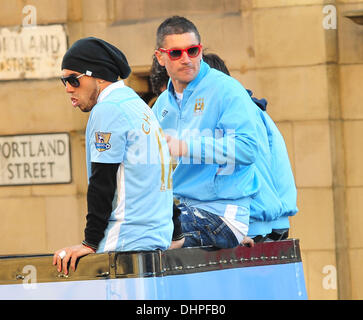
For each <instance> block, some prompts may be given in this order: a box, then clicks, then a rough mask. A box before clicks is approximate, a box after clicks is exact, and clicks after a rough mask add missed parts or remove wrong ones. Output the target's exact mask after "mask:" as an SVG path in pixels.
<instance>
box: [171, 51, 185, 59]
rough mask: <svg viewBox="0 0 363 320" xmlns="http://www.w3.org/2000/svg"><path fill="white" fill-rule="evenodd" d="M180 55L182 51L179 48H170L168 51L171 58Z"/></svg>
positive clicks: (176, 57) (177, 57)
mask: <svg viewBox="0 0 363 320" xmlns="http://www.w3.org/2000/svg"><path fill="white" fill-rule="evenodd" d="M181 55H182V51H181V50H170V51H169V56H170V58H171V59H179V58H180V57H181Z"/></svg>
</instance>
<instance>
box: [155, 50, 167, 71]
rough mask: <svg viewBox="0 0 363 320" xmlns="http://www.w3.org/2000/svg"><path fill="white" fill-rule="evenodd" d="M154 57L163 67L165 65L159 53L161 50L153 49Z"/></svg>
mask: <svg viewBox="0 0 363 320" xmlns="http://www.w3.org/2000/svg"><path fill="white" fill-rule="evenodd" d="M154 54H155V57H156V59H157V60H158V62H159V64H160V65H161V66H163V67H165V63H164V57H163V55H162V54H161V52H160V51H159V50H155V52H154Z"/></svg>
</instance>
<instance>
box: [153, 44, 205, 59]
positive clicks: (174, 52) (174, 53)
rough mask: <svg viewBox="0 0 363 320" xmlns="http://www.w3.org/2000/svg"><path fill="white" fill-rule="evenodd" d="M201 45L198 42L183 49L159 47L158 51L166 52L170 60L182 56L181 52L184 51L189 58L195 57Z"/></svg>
mask: <svg viewBox="0 0 363 320" xmlns="http://www.w3.org/2000/svg"><path fill="white" fill-rule="evenodd" d="M201 49H202V45H201V44H198V45H195V46H191V47H189V48H185V49H164V48H159V51H161V52H164V53H167V54H168V56H169V58H170V60H178V59H180V58H181V57H182V55H183V52H186V53H187V55H188V57H189V58H195V57H197V56H198V55H199V53H200V51H201Z"/></svg>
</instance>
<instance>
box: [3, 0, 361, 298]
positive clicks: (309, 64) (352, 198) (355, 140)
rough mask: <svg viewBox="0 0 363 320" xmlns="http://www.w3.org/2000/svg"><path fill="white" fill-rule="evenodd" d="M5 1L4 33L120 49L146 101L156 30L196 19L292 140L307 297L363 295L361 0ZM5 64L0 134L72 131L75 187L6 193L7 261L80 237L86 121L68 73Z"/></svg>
mask: <svg viewBox="0 0 363 320" xmlns="http://www.w3.org/2000/svg"><path fill="white" fill-rule="evenodd" d="M0 6H1V8H2V9H1V10H0V28H1V30H3V29H9V28H10V29H16V28H18V29H19V30H20V29H21V28H23V26H24V27H29V26H30V27H33V28H36V27H37V26H39V27H40V26H51V25H60V26H62V27H63V32H64V34H65V36H66V39H67V42H68V46H69V45H71V44H72V43H73V42H74V41H76V40H77V39H79V38H81V37H86V36H95V37H99V38H103V39H105V40H106V41H109V42H111V43H113V44H115V45H116V46H118V47H119V48H120V49H121V50H122V51H123V52H124V53H125V54H126V56H127V58H128V60H129V63H130V65H131V67H132V70H133V72H132V75H131V76H130V78H129V79H128V80H127V84H128V85H129V86H131V87H132V88H134V89H135V90H136V91H137V92H138V93H140V94H141V95H142V96H144V97H145V96H148V95H149V93H150V86H149V83H148V74H149V70H150V65H151V57H152V53H153V49H154V45H155V32H156V28H157V26H158V25H159V24H160V22H161V21H162V20H163V19H165V18H166V17H168V16H170V15H175V14H178V15H184V16H186V17H188V18H190V19H191V20H192V21H193V22H194V23H195V24H196V25H197V27H198V29H199V31H200V33H201V36H202V43H203V45H204V47H205V48H207V50H208V52H212V53H217V54H218V55H220V56H221V57H222V58H223V59H224V60H225V62H226V64H227V66H228V67H229V69H230V71H231V74H232V76H234V77H235V78H237V79H238V80H239V81H240V82H241V83H242V84H243V85H244V86H245V87H246V88H249V89H252V90H253V92H254V94H255V95H256V96H257V97H259V98H262V97H264V98H266V99H267V100H268V102H269V103H268V109H267V110H268V112H269V114H270V115H271V117H272V118H273V119H274V120H275V121H276V123H277V125H278V127H279V128H280V130H281V132H282V134H283V136H284V138H285V141H286V144H287V147H288V151H289V156H290V160H291V163H292V167H293V171H294V175H295V179H296V185H297V188H298V207H299V213H298V214H297V215H296V216H295V217H293V218H292V219H291V220H290V221H291V232H290V236H291V237H295V238H299V239H300V245H301V249H302V255H303V265H304V273H305V279H306V286H307V291H308V296H309V298H310V299H362V298H363V274H362V272H361V271H360V270H361V265H362V263H363V232H361V228H363V215H362V217H360V216H361V213H360V212H361V210H362V211H363V166H362V164H361V159H362V158H363V148H362V143H361V138H360V135H361V134H362V136H363V108H361V105H362V102H361V101H362V100H363V90H362V80H363V25H362V19H363V18H362V16H363V0H330V1H326V0H200V1H191V0H183V1H177V0H133V1H129V0H33V1H28V0H12V1H7V0H0ZM26 6H28V7H26ZM29 6H30V7H29ZM34 19H35V20H36V23H35V25H32V23H34V22H35V20H34ZM3 34H4V33H1V34H0V59H3V55H2V54H3V51H4V50H5V46H4V43H3V42H2V38H1V37H3ZM1 63H3V62H1V61H0V108H1V117H0V137H7V136H13V135H33V134H40V133H41V134H50V133H59V132H62V133H67V134H68V135H69V138H70V166H71V173H72V180H71V182H70V183H56V184H44V185H42V184H25V185H9V184H7V185H6V186H5V185H3V186H0V216H1V221H2V223H1V224H0V234H1V241H0V254H1V255H5V254H18V253H51V252H53V251H54V250H55V249H58V248H60V247H63V246H66V245H72V244H76V243H79V242H80V241H81V240H82V239H83V229H84V226H85V215H86V192H87V179H86V168H85V152H84V131H85V126H86V123H87V118H88V114H84V113H82V112H81V111H79V110H73V108H72V106H71V104H70V101H69V98H68V97H67V95H66V94H65V92H64V87H63V86H62V84H61V83H60V81H59V78H57V77H59V76H60V72H59V74H58V75H54V76H50V77H49V76H46V77H44V76H42V75H41V74H39V75H38V76H37V77H35V78H29V79H28V78H26V76H24V74H18V75H17V76H16V77H15V78H14V79H4V78H3V77H2V72H4V70H5V68H6V65H5V64H3V65H1ZM39 68H40V67H39ZM1 141H3V140H1ZM1 152H3V151H0V163H1V161H3V160H4V159H1V157H3V158H4V154H2V153H1Z"/></svg>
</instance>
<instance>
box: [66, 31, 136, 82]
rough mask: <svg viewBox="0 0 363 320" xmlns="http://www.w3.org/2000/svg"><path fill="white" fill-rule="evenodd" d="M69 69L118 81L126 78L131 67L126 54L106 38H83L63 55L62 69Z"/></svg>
mask: <svg viewBox="0 0 363 320" xmlns="http://www.w3.org/2000/svg"><path fill="white" fill-rule="evenodd" d="M63 69H69V70H73V71H77V72H80V73H85V74H86V75H88V76H92V77H95V78H100V79H103V80H106V81H110V82H116V81H117V78H118V76H120V77H121V79H126V78H127V77H128V76H129V74H130V72H131V69H130V67H129V64H128V62H127V59H126V57H125V55H124V54H123V53H122V52H121V51H120V50H119V49H117V48H116V47H115V46H113V45H112V44H110V43H107V42H106V41H104V40H101V39H97V38H93V37H89V38H83V39H80V40H78V41H76V42H75V43H73V45H72V46H71V47H70V48H69V49H68V51H67V52H66V54H65V55H64V57H63V61H62V70H63Z"/></svg>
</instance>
